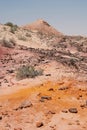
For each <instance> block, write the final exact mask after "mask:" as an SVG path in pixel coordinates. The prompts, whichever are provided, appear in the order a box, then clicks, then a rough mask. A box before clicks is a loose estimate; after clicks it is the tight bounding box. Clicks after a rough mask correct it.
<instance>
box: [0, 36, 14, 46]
mask: <svg viewBox="0 0 87 130" xmlns="http://www.w3.org/2000/svg"><path fill="white" fill-rule="evenodd" d="M1 45H2V46H4V47H8V48H13V47H14V46H15V45H16V43H15V41H14V39H10V40H6V39H5V38H3V40H2V44H1Z"/></svg>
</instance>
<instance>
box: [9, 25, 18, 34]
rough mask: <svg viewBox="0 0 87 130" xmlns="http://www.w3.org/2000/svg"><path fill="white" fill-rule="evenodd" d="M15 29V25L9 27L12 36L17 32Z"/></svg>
mask: <svg viewBox="0 0 87 130" xmlns="http://www.w3.org/2000/svg"><path fill="white" fill-rule="evenodd" d="M17 28H18V27H17V25H14V26H13V27H11V29H10V32H11V33H13V34H14V33H15V31H17Z"/></svg>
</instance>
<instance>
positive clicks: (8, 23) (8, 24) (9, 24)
mask: <svg viewBox="0 0 87 130" xmlns="http://www.w3.org/2000/svg"><path fill="white" fill-rule="evenodd" d="M5 25H6V26H10V27H13V23H11V22H7V23H5Z"/></svg>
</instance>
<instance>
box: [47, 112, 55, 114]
mask: <svg viewBox="0 0 87 130" xmlns="http://www.w3.org/2000/svg"><path fill="white" fill-rule="evenodd" d="M47 114H56V113H55V112H54V111H48V112H47Z"/></svg>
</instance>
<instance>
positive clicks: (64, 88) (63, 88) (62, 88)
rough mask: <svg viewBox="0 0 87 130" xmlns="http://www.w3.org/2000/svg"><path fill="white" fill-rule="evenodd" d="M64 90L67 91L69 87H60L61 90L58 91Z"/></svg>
mask: <svg viewBox="0 0 87 130" xmlns="http://www.w3.org/2000/svg"><path fill="white" fill-rule="evenodd" d="M66 89H69V87H67V86H65V87H61V88H59V89H58V90H66Z"/></svg>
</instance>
